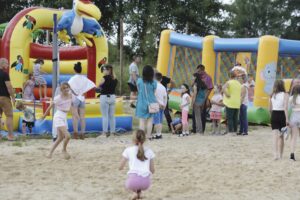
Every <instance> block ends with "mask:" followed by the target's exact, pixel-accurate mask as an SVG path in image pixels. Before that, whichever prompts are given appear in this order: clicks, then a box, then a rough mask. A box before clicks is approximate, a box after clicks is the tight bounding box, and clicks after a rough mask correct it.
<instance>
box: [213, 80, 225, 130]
mask: <svg viewBox="0 0 300 200" xmlns="http://www.w3.org/2000/svg"><path fill="white" fill-rule="evenodd" d="M221 91H222V85H215V87H214V95H213V96H212V98H211V105H212V106H211V109H210V119H211V121H212V126H213V130H212V134H221V123H220V121H221V118H222V113H221V110H222V107H223V97H222V94H221ZM217 127H218V132H217Z"/></svg>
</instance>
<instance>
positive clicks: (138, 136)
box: [134, 130, 147, 161]
mask: <svg viewBox="0 0 300 200" xmlns="http://www.w3.org/2000/svg"><path fill="white" fill-rule="evenodd" d="M134 139H135V142H136V144H137V145H138V153H137V155H136V157H137V158H138V159H139V160H140V161H145V160H147V157H146V156H145V151H144V147H143V143H144V142H145V139H146V135H145V132H144V131H143V130H137V131H136V132H135V138H134Z"/></svg>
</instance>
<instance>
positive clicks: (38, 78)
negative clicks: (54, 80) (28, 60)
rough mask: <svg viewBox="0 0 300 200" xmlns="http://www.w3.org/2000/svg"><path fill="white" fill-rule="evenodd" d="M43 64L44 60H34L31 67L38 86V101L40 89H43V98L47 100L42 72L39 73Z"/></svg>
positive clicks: (40, 93) (45, 83)
mask: <svg viewBox="0 0 300 200" xmlns="http://www.w3.org/2000/svg"><path fill="white" fill-rule="evenodd" d="M43 64H44V60H42V59H36V60H35V61H34V66H33V76H34V80H35V83H36V85H38V86H39V95H40V99H41V98H42V87H43V89H44V98H47V82H46V80H45V79H44V77H43V76H42V71H41V67H42V65H43Z"/></svg>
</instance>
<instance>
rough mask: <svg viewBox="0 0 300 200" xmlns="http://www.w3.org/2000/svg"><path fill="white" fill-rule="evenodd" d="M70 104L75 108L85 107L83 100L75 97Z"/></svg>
mask: <svg viewBox="0 0 300 200" xmlns="http://www.w3.org/2000/svg"><path fill="white" fill-rule="evenodd" d="M72 106H74V107H76V108H85V101H80V100H79V99H77V98H75V100H73V102H72Z"/></svg>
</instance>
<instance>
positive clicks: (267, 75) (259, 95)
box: [254, 36, 279, 107]
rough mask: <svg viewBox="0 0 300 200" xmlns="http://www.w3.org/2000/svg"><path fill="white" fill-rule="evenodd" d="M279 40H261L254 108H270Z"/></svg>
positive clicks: (272, 37)
mask: <svg viewBox="0 0 300 200" xmlns="http://www.w3.org/2000/svg"><path fill="white" fill-rule="evenodd" d="M278 50H279V39H278V38H276V37H274V36H263V37H261V38H260V39H259V46H258V54H257V69H256V78H255V82H256V85H255V91H254V106H257V107H268V105H269V97H270V95H271V94H272V91H273V85H274V82H275V80H276V71H277V60H278Z"/></svg>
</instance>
